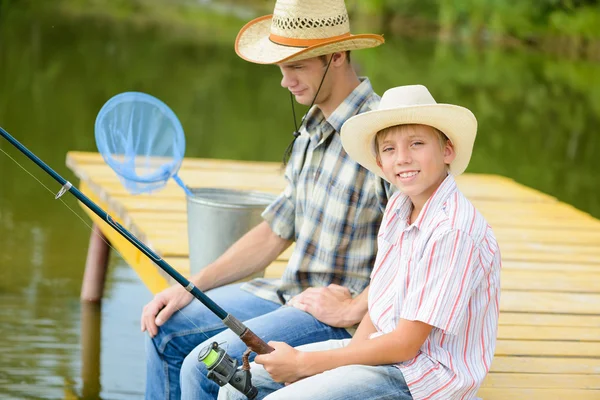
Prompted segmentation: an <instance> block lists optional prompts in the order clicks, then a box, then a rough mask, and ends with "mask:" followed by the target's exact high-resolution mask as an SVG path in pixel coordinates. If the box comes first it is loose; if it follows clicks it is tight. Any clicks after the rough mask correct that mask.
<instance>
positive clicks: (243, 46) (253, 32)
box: [235, 15, 384, 64]
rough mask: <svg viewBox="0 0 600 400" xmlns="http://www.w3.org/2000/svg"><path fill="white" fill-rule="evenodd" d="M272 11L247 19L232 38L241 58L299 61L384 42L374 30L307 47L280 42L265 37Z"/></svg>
mask: <svg viewBox="0 0 600 400" xmlns="http://www.w3.org/2000/svg"><path fill="white" fill-rule="evenodd" d="M272 17H273V16H272V15H266V16H264V17H260V18H256V19H254V20H252V21H250V22H248V23H247V24H246V25H245V26H244V27H243V28H242V29H241V30H240V32H239V33H238V35H237V38H236V39H235V52H236V53H237V54H238V55H239V56H240V57H241V58H243V59H244V60H246V61H250V62H253V63H256V64H279V63H283V62H291V61H300V60H305V59H308V58H312V57H317V56H321V55H325V54H331V53H335V52H339V51H348V50H359V49H367V48H371V47H377V46H379V45H380V44H382V43H383V42H384V39H383V36H380V35H375V34H359V35H349V36H346V37H344V38H341V39H335V40H330V41H325V42H322V43H319V44H318V45H314V46H309V47H293V46H284V45H281V44H277V43H274V42H272V41H271V40H270V39H269V36H270V33H271V19H272Z"/></svg>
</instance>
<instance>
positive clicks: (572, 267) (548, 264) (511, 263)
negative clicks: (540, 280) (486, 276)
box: [502, 257, 600, 275]
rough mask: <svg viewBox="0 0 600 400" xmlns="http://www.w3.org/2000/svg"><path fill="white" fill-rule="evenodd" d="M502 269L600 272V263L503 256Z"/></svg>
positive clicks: (540, 272)
mask: <svg viewBox="0 0 600 400" xmlns="http://www.w3.org/2000/svg"><path fill="white" fill-rule="evenodd" d="M502 269H504V270H521V271H537V272H538V274H540V275H541V274H543V273H545V271H559V272H560V271H565V272H575V273H576V272H598V271H600V264H594V263H591V264H584V263H581V264H573V263H568V262H554V261H545V262H537V261H518V260H511V259H506V258H504V257H503V258H502Z"/></svg>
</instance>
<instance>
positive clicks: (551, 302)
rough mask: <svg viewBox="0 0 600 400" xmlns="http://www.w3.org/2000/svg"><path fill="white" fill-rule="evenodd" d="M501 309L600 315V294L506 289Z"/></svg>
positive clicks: (502, 296)
mask: <svg viewBox="0 0 600 400" xmlns="http://www.w3.org/2000/svg"><path fill="white" fill-rule="evenodd" d="M500 310H501V311H509V312H532V313H554V314H590V315H600V294H591V293H585V294H575V293H552V292H526V291H514V290H504V291H502V294H501V295H500Z"/></svg>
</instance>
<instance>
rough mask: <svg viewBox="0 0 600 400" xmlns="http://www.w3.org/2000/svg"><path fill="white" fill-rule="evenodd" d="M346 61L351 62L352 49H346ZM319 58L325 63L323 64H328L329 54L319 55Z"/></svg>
mask: <svg viewBox="0 0 600 400" xmlns="http://www.w3.org/2000/svg"><path fill="white" fill-rule="evenodd" d="M345 53H346V61H347V62H348V64H350V62H351V60H350V50H346V51H345ZM319 59H320V60H321V62H322V63H323V65H327V55H325V54H324V55H322V56H319Z"/></svg>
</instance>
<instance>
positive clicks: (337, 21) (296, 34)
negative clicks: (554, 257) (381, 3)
mask: <svg viewBox="0 0 600 400" xmlns="http://www.w3.org/2000/svg"><path fill="white" fill-rule="evenodd" d="M383 41H384V40H383V37H382V36H380V35H375V34H359V35H353V34H351V33H350V22H349V20H348V12H347V11H346V5H345V4H344V1H343V0H277V2H276V3H275V11H274V12H273V15H267V16H264V17H260V18H256V19H254V20H252V21H250V22H248V23H247V24H246V25H245V26H244V27H243V28H242V29H241V30H240V32H239V33H238V36H237V38H236V40H235V51H236V53H237V54H238V55H239V56H240V57H242V58H243V59H244V60H247V61H250V62H253V63H257V64H278V63H283V62H290V61H299V60H305V59H307V58H312V57H317V56H321V55H325V54H332V53H336V52H340V51H347V50H358V49H366V48H370V47H376V46H379V45H380V44H382V43H383Z"/></svg>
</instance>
